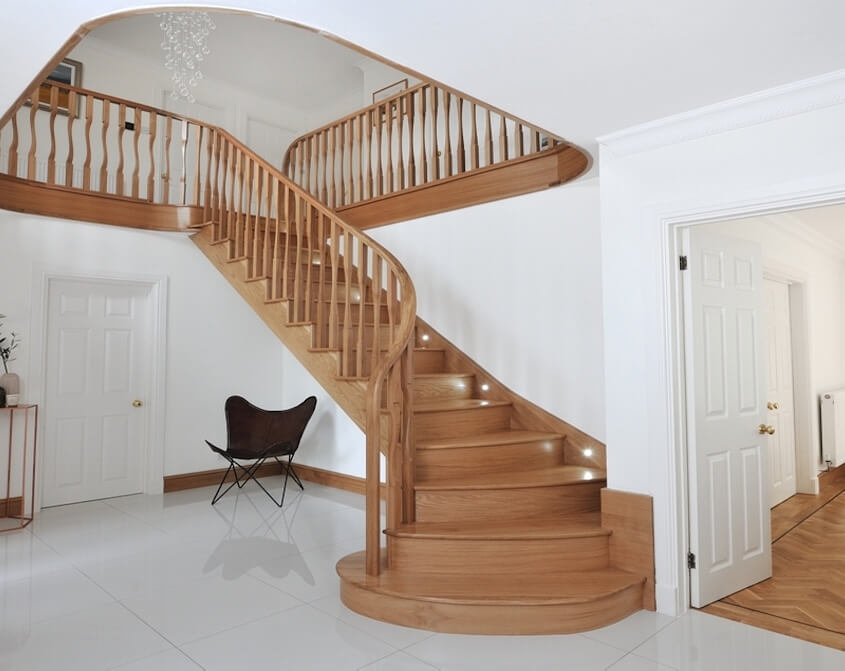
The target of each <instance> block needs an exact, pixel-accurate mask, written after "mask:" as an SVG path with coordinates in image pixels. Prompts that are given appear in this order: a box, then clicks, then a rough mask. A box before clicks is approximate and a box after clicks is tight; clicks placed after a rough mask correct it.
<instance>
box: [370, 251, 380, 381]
mask: <svg viewBox="0 0 845 671" xmlns="http://www.w3.org/2000/svg"><path fill="white" fill-rule="evenodd" d="M381 264H382V258H381V255H380V254H377V253H374V254H373V285H372V286H373V349H372V353H371V355H370V357H371V358H370V374H371V375H372V373H373V372H374V371H375V369H376V368H377V367H378V362H379V359H380V358H381V294H382V291H381Z"/></svg>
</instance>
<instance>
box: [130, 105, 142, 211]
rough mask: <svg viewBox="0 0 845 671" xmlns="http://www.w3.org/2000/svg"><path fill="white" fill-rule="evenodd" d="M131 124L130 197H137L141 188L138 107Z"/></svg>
mask: <svg viewBox="0 0 845 671" xmlns="http://www.w3.org/2000/svg"><path fill="white" fill-rule="evenodd" d="M132 126H133V131H132V147H133V155H134V157H135V169H134V170H133V171H132V197H133V198H136V199H137V198H138V195H139V193H140V190H141V187H140V178H141V154H140V151H139V142H140V141H141V110H140V109H139V108H138V107H136V108H135V114H134V115H133V121H132Z"/></svg>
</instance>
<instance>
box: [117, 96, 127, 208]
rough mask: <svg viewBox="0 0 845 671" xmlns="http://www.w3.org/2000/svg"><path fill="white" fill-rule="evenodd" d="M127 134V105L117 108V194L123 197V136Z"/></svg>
mask: <svg viewBox="0 0 845 671" xmlns="http://www.w3.org/2000/svg"><path fill="white" fill-rule="evenodd" d="M125 132H126V105H124V104H123V103H120V104H119V105H118V106H117V176H116V177H115V193H116V194H117V195H118V196H122V195H123V186H124V181H123V134H124V133H125Z"/></svg>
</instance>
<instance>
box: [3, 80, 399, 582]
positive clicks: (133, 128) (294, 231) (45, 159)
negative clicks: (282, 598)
mask: <svg viewBox="0 0 845 671" xmlns="http://www.w3.org/2000/svg"><path fill="white" fill-rule="evenodd" d="M30 101H35V104H29V102H30ZM27 107H28V109H27ZM65 117H66V119H65ZM27 120H28V124H27ZM95 124H96V125H95ZM92 131H93V132H92ZM47 137H49V140H48V139H47ZM142 140H143V142H142ZM4 154H5V157H6V160H4V161H0V172H6V173H7V174H10V175H12V176H15V177H17V176H19V174H20V176H21V177H25V178H26V179H28V180H32V181H40V182H44V183H46V184H49V185H60V186H63V187H64V188H65V189H70V190H76V191H79V192H83V193H89V194H101V195H118V196H122V197H124V198H127V199H131V200H137V201H142V202H146V203H152V204H174V202H175V203H176V204H181V205H187V206H193V207H196V208H201V209H202V213H203V221H204V223H205V225H208V226H210V227H211V237H212V242H214V243H222V244H227V245H228V248H229V259H230V260H232V261H235V260H242V261H245V262H246V269H247V279H248V280H257V279H263V280H265V281H266V284H267V298H268V300H271V301H275V302H279V303H283V304H285V305H286V306H287V311H286V314H287V317H288V323H289V324H303V325H304V324H310V325H311V328H312V338H313V342H312V344H313V346H314V347H315V348H317V349H327V350H333V351H336V352H338V355H339V359H340V365H341V372H342V374H343V377H346V378H350V379H366V380H367V388H366V420H365V424H366V426H365V429H366V436H367V440H366V443H367V458H366V463H367V485H366V489H367V504H366V506H367V532H366V555H367V571H368V572H369V573H371V574H374V575H375V574H377V573H378V572H379V570H380V542H381V541H380V536H381V534H380V528H379V527H380V511H379V502H380V496H379V495H380V480H381V473H380V468H381V467H380V458H379V457H380V454H381V453H382V452H385V453H386V454H387V457H388V464H389V466H390V473H389V474H388V480H389V484H390V487H389V497H388V516H389V518H390V520H391V523H394V524H395V523H398V522H403V521H405V522H410V521H413V516H414V511H413V468H412V466H413V398H412V393H411V378H412V375H411V371H412V359H411V357H412V355H413V342H412V340H413V335H414V327H415V321H416V293H415V289H414V285H413V282H412V281H411V278H410V276H409V275H408V273H407V271H406V270H405V268H404V267H403V266H402V264H401V263H399V261H398V260H397V259H396V258H395V257H394V256H393V255H392V254H391V253H390V252H389V251H388V250H386V249H384V247H382V246H381V245H380V244H379V243H378V242H376V241H375V240H373V239H372V238H370V237H369V236H367V235H366V234H364V233H362V232H361V231H359V230H357V229H356V228H354V227H353V226H351V225H349V224H347V223H346V222H345V221H344V220H343V219H342V218H341V217H340V216H338V214H336V213H335V212H333V211H332V210H331V209H329V208H328V207H326V206H325V205H324V204H323V203H321V202H320V201H319V200H317V199H316V198H314V197H313V196H312V195H311V194H309V193H308V192H307V190H305V189H303V188H302V187H300V186H298V185H296V184H294V183H293V182H292V181H291V180H290V179H289V178H288V177H286V176H285V175H284V174H283V173H282V172H281V171H280V170H278V169H277V168H274V167H273V166H272V165H271V164H270V163H268V162H267V161H265V160H264V159H262V158H261V157H259V156H258V155H256V154H255V153H254V152H253V151H251V150H250V149H249V148H248V147H246V146H245V145H244V144H243V143H241V142H240V141H239V140H237V139H236V138H234V137H233V136H232V135H231V134H229V133H228V132H227V131H225V130H223V129H221V128H218V127H216V126H212V125H210V124H206V123H204V122H201V121H197V120H195V119H190V118H187V117H182V116H179V115H176V114H173V113H170V112H167V111H165V110H160V109H157V108H155V107H150V106H148V105H143V104H140V103H135V102H132V101H129V100H124V99H120V98H116V97H111V96H108V95H106V94H102V93H98V92H95V91H90V90H88V89H82V88H78V87H73V86H68V85H65V84H61V83H58V82H50V81H45V82H44V83H43V84H41V85H40V86H39V87H38V88H36V89H34V90H33V91H31V92H30V94H29V96H28V98H27V99H26V100H25V101H24V102H23V103H21V104H20V105H19V106H18V108H17V109H15V110H13V112H12V114H11V115H10V117H9V122H8V123H7V124H5V125H4V126H3V127H1V128H0V155H4ZM368 310H370V312H371V316H368ZM382 318H384V320H385V321H384V323H382ZM356 319H357V321H356ZM368 319H369V320H371V323H370V321H368ZM368 349H369V350H370V351H371V354H367V350H368ZM368 368H369V373H368V372H367V369H368ZM384 418H386V422H385V426H386V430H387V435H384V434H383V426H382V423H383V421H384Z"/></svg>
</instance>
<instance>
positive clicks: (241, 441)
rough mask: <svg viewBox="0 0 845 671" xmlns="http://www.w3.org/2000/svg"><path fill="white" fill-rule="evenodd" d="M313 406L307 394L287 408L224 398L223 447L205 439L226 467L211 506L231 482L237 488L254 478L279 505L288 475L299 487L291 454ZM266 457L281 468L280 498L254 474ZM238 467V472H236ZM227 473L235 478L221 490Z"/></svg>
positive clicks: (237, 397) (241, 399) (224, 492)
mask: <svg viewBox="0 0 845 671" xmlns="http://www.w3.org/2000/svg"><path fill="white" fill-rule="evenodd" d="M316 406H317V399H316V398H315V397H314V396H309V397H308V398H306V399H305V400H304V401H303V402H302V403H300V404H299V405H298V406H296V407H295V408H290V409H288V410H263V409H261V408H259V407H257V406H254V405H252V403H250V402H249V401H247V400H246V399H245V398H243V397H241V396H230V397H229V398H227V399H226V408H225V410H226V434H227V436H226V441H227V442H226V449H225V450H221V449H220V448H219V447H217V446H216V445H213V444H212V443H210V442H209V441H207V440H206V441H205V442H206V443H208V446H209V447H210V448H211V449H212V450H213V451H214V452H216V453H217V454H219V455H220V456H221V457H223V458H224V459H226V461H228V462H229V468H227V469H226V473H225V474H224V475H223V479H222V480H221V481H220V485H219V486H218V487H217V492H216V493H215V494H214V498H213V499H212V500H211V505H214V504H215V503H217V502H218V501H219V500H220V499H221V498H223V496H224V495H225V494H226V492H228V491H229V490H230V489H231V488H232V487H233V486H234V485H237V486H238V489H240V488H241V487H243V486H244V485H245V484H246V483H247V482H249V480H254V481H255V482H256V483H257V484H258V486H259V487H261V489H263V490H264V493H265V494H267V496H269V497H270V499H271V500H272V501H273V503H275V504H276V505H277V506H279V507H280V508H281V507H282V505H283V504H284V502H285V492H286V491H287V487H288V477H292V478H293V480H294V482H296V484H298V485H299V488H300V489H303V487H302V481H301V480H300V479H299V476H297V474H296V471H295V470H294V469H293V455H294V454H295V453H296V450H297V448H298V447H299V441H300V439H301V438H302V434H303V432H304V431H305V427H306V425H307V424H308V420H310V419H311V415H313V414H314V408H315V407H316ZM284 458H287V461H283V459H284ZM268 459H275V460H276V461H277V462H278V463H279V464H280V465H281V466H282V467H283V468H284V469H285V483H284V486H283V487H282V498H281V500H279V501H277V500H276V499H275V498H274V497H273V495H272V494H271V493H270V492H268V491H267V489H266V488H265V487H264V485H262V484H261V482H260V481H259V480H258V478H256V477H255V474H256V472H257V471H258V469H259V468H260V467H261V465H262V464H263V463H264V462H265V461H267V460H268ZM242 461H243V462H248V461H252V462H253V463H252V464H249V465H246V466H245V465H243V464H241V463H239V462H242ZM238 469H240V471H242V473H240V474H239V472H238ZM230 472H231V473H234V475H235V481H234V482H232V483H231V484H230V485H229V486H228V487H226V489H225V490H223V492H221V491H220V490H221V489H222V488H223V484H224V483H225V482H226V478H227V477H229V473H230Z"/></svg>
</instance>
